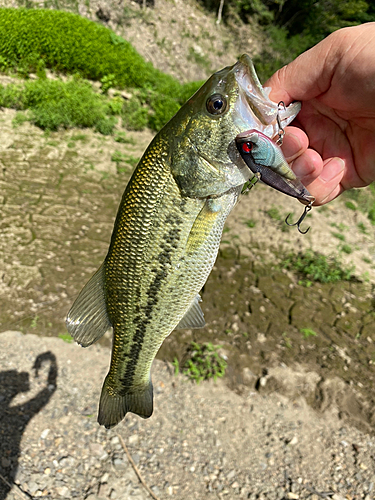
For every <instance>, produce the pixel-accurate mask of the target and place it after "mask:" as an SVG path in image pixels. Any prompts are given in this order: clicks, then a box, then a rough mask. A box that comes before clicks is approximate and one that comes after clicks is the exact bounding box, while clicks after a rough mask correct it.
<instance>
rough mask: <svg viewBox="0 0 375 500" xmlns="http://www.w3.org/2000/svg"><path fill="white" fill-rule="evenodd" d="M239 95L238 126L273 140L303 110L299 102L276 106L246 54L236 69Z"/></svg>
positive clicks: (236, 65)
mask: <svg viewBox="0 0 375 500" xmlns="http://www.w3.org/2000/svg"><path fill="white" fill-rule="evenodd" d="M233 73H234V76H235V78H236V81H237V84H238V89H239V94H238V99H237V102H236V105H235V106H236V110H237V112H238V116H239V117H241V118H240V121H242V123H238V125H239V126H240V128H241V129H242V130H244V129H245V130H246V129H257V130H259V131H261V132H262V133H263V134H265V135H266V136H267V137H270V138H271V139H272V138H273V137H275V136H276V135H277V134H278V132H279V129H280V126H281V128H284V127H286V126H287V125H289V123H291V121H292V120H294V118H295V117H296V116H297V114H298V112H299V111H300V109H301V104H300V103H299V102H293V103H291V104H290V105H289V106H283V105H282V104H283V103H276V102H274V101H271V99H270V98H269V93H270V91H271V89H270V88H263V87H262V85H261V83H260V81H259V78H258V76H257V74H256V72H255V68H254V65H253V62H252V60H251V58H250V57H249V56H248V55H247V54H243V55H242V56H241V57H240V58H239V60H238V61H237V63H236V64H235V65H234V66H233Z"/></svg>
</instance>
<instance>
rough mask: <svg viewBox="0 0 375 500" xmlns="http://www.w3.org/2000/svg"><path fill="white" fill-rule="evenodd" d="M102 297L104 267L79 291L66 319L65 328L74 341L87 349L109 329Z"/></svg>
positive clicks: (109, 324)
mask: <svg viewBox="0 0 375 500" xmlns="http://www.w3.org/2000/svg"><path fill="white" fill-rule="evenodd" d="M111 326H112V325H111V323H110V321H109V318H108V315H107V306H106V304H105V296H104V265H103V264H102V265H101V266H100V267H99V269H98V270H97V271H96V273H95V274H94V276H93V277H92V278H90V280H89V281H88V282H87V283H86V285H85V286H84V287H83V289H82V290H81V293H80V294H79V295H78V297H77V299H76V301H75V302H74V304H73V306H72V308H71V309H70V311H69V312H68V316H67V318H66V327H67V329H68V332H69V333H70V335H71V336H72V337H73V338H74V340H75V341H76V342H77V343H78V344H80V345H81V346H83V347H87V346H89V345H91V344H93V343H94V342H96V341H97V340H99V339H100V337H102V336H103V335H104V334H105V332H106V331H107V330H108V329H109V328H111Z"/></svg>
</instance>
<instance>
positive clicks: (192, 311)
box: [176, 294, 206, 330]
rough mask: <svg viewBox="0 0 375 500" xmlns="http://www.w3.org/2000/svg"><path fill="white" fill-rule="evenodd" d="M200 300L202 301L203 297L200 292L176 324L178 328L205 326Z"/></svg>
mask: <svg viewBox="0 0 375 500" xmlns="http://www.w3.org/2000/svg"><path fill="white" fill-rule="evenodd" d="M199 302H202V299H201V297H200V295H199V294H198V295H197V296H196V297H195V299H194V300H193V303H192V304H191V306H190V308H189V309H188V310H187V312H186V314H185V316H184V317H183V318H182V320H181V321H180V322H179V324H178V325H177V326H176V330H177V329H181V328H203V327H204V326H205V325H206V322H205V320H204V315H203V311H202V309H201V307H200V305H199Z"/></svg>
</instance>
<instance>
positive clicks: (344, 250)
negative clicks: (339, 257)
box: [341, 244, 353, 254]
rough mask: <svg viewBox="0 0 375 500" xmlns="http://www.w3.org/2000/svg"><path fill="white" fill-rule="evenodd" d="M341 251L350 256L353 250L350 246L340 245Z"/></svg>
mask: <svg viewBox="0 0 375 500" xmlns="http://www.w3.org/2000/svg"><path fill="white" fill-rule="evenodd" d="M341 251H342V252H344V253H347V254H351V253H352V252H353V249H352V247H351V246H350V245H346V244H345V245H342V246H341Z"/></svg>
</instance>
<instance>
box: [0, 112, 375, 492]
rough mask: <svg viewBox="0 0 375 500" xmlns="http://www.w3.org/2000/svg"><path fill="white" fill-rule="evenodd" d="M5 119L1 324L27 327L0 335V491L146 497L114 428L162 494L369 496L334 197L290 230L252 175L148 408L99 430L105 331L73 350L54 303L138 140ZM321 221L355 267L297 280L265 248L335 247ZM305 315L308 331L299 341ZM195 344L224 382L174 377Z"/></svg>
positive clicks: (368, 361)
mask: <svg viewBox="0 0 375 500" xmlns="http://www.w3.org/2000/svg"><path fill="white" fill-rule="evenodd" d="M13 117H14V112H12V111H10V110H4V111H2V112H1V115H0V120H1V128H2V144H1V145H0V167H1V173H0V186H1V187H0V203H1V212H0V217H1V218H0V230H1V236H2V237H1V240H0V269H1V276H0V302H1V309H0V325H1V331H5V330H16V331H21V332H23V334H21V333H9V332H8V333H3V334H1V335H0V345H1V349H0V356H1V357H0V370H1V371H0V405H1V407H2V411H1V415H0V418H1V424H0V433H1V439H0V443H1V447H2V448H1V457H0V474H1V475H2V477H3V478H4V479H5V480H6V481H7V482H8V483H9V485H10V486H12V488H10V487H9V486H7V485H6V482H4V481H3V480H1V479H0V483H1V485H0V498H9V499H11V498H20V495H26V496H24V498H30V497H31V498H37V497H45V498H51V499H55V498H64V497H65V498H90V499H92V500H94V499H95V498H133V497H134V498H147V493H146V492H145V490H144V489H143V488H142V486H141V485H140V484H139V482H138V480H137V477H136V476H135V474H134V471H133V469H132V468H131V466H130V465H129V463H128V461H127V458H126V455H125V454H124V450H123V449H122V447H121V443H120V441H119V439H118V437H117V435H116V433H119V434H120V435H121V436H122V437H123V439H124V440H125V442H126V444H127V446H128V447H129V450H130V452H131V454H132V456H133V458H134V459H135V461H136V463H137V464H138V466H139V469H140V471H141V472H142V474H143V475H144V477H145V480H146V482H147V484H149V485H150V486H151V487H152V488H153V489H152V491H154V493H155V495H157V496H158V497H159V498H170V497H175V498H181V499H185V498H186V499H187V498H189V499H190V498H208V499H210V498H254V499H255V498H264V499H268V498H269V499H279V498H280V499H282V498H292V499H293V498H312V499H314V500H317V499H318V498H322V497H323V498H334V499H336V500H339V499H340V498H367V499H370V498H373V497H374V490H373V488H374V481H375V475H374V474H375V469H374V456H375V454H374V451H373V446H374V441H373V437H372V435H373V429H374V418H373V394H372V393H373V391H372V388H373V381H374V366H373V362H374V361H375V346H374V343H375V336H374V333H373V328H372V319H373V317H374V297H373V285H372V283H373V281H374V269H373V267H372V266H373V253H374V246H373V242H374V229H373V228H372V227H371V225H370V224H369V222H368V221H367V220H366V218H365V217H364V216H363V215H362V214H360V213H359V212H355V213H353V212H351V211H348V210H345V208H344V205H343V203H342V202H341V201H340V200H337V201H335V202H334V203H332V204H330V205H329V208H328V209H326V210H322V209H317V210H314V211H313V215H312V217H311V218H310V220H309V223H310V224H311V226H312V229H311V230H310V232H309V233H308V235H306V237H302V236H301V235H299V234H298V233H297V232H295V231H293V230H285V228H284V227H283V224H282V223H281V222H280V221H278V220H274V219H271V218H270V217H269V215H267V212H268V211H269V209H270V208H272V207H278V209H279V211H280V213H282V214H283V215H284V214H285V215H286V214H287V213H288V212H292V211H295V212H296V213H297V211H298V210H299V209H300V206H299V205H298V204H297V203H296V202H295V201H294V200H289V199H288V198H286V197H285V196H283V195H281V194H279V193H275V192H273V191H271V190H269V189H268V188H267V187H265V186H257V187H256V188H254V189H253V190H252V191H251V192H250V194H249V195H248V196H247V197H246V196H244V197H242V199H241V201H240V203H239V204H238V206H237V207H236V208H235V210H234V212H233V214H232V215H231V216H230V218H229V220H228V223H227V228H226V230H225V234H224V236H223V244H222V246H221V251H220V256H219V258H218V261H217V263H216V265H215V268H214V270H213V272H212V274H211V276H210V278H209V280H208V283H207V285H206V286H205V288H204V290H203V308H204V312H205V315H206V320H207V326H206V328H205V329H202V330H196V331H189V330H186V331H181V332H174V333H173V334H172V335H171V336H170V337H169V338H168V339H167V341H166V342H165V343H164V345H163V347H162V349H161V351H160V353H159V356H158V357H159V359H160V360H163V362H161V361H158V362H156V363H155V367H154V374H153V378H154V385H155V393H156V394H155V405H156V408H155V414H154V415H153V417H152V418H151V419H149V420H147V421H143V420H141V419H139V418H137V417H135V416H132V415H130V416H128V417H127V418H126V419H125V421H124V423H122V424H120V426H119V427H117V428H115V429H114V430H111V431H106V430H105V429H101V428H99V427H98V425H97V424H96V421H95V416H96V407H97V402H98V397H99V391H100V388H101V384H102V380H103V377H104V375H105V372H106V370H107V366H108V363H109V349H108V345H109V343H110V341H109V339H108V337H107V338H106V339H104V342H103V343H102V345H101V346H93V347H92V348H89V349H87V350H83V349H80V348H78V347H77V346H74V345H73V344H66V343H64V342H63V341H62V340H60V339H57V338H51V337H57V336H58V335H59V334H63V333H65V330H64V317H65V314H66V311H67V310H68V309H69V307H70V305H71V303H72V301H73V300H74V297H75V296H76V295H77V293H78V292H79V290H80V288H81V287H82V286H83V284H84V283H85V282H86V281H87V279H88V278H89V276H90V275H91V274H92V273H93V272H94V271H95V270H96V268H97V267H98V265H99V264H100V262H101V260H102V259H103V257H104V255H105V253H106V250H107V246H108V242H109V238H110V233H111V230H112V225H113V220H114V217H115V214H116V210H117V206H118V203H119V200H120V198H121V194H122V192H123V189H124V187H125V184H126V182H127V180H128V179H129V177H130V174H131V169H132V167H131V165H130V164H128V163H126V161H124V162H123V163H121V164H119V162H117V163H116V162H114V161H112V160H111V158H112V155H113V153H114V151H116V150H118V151H120V152H121V153H122V154H123V158H125V157H126V156H129V157H130V156H133V157H134V156H136V157H140V156H141V154H142V152H143V150H144V149H145V147H146V146H147V144H148V142H149V141H150V139H151V137H152V136H151V134H150V133H149V132H144V133H141V134H135V133H134V134H130V133H129V135H131V136H132V137H133V139H134V144H120V143H116V142H115V141H114V140H113V138H108V137H102V136H99V135H98V134H95V133H93V132H91V131H84V132H82V131H79V132H77V131H68V132H59V133H56V134H50V135H49V136H46V135H44V134H43V133H42V132H41V131H40V130H38V129H36V128H35V127H32V126H31V125H28V124H23V125H22V126H20V127H19V128H17V129H14V128H13V127H12V124H11V122H12V118H13ZM250 219H251V220H252V221H253V222H255V227H249V226H250V225H251V224H248V221H249V220H250ZM359 222H362V223H363V224H365V226H366V228H367V234H362V233H360V232H359V231H358V229H357V224H358V223H359ZM332 223H334V224H336V225H338V224H340V223H341V224H342V223H345V224H346V226H347V227H348V232H347V239H348V241H349V242H350V243H351V244H353V247H354V248H355V250H354V252H353V254H351V255H350V256H346V257H345V258H346V263H349V262H353V263H354V264H355V265H356V272H357V276H358V277H360V276H361V275H363V273H365V272H367V276H368V278H369V281H368V282H363V281H356V282H354V281H353V282H348V283H344V284H343V283H340V284H339V285H336V286H334V285H321V284H313V285H312V286H311V287H310V288H305V287H302V286H301V285H299V284H298V281H297V279H296V278H295V277H294V276H293V275H291V274H290V273H287V272H285V270H282V269H280V268H278V267H277V265H276V264H277V262H278V258H279V257H280V256H281V255H282V254H283V253H284V252H286V251H287V250H291V249H293V250H294V251H298V250H300V249H304V248H308V247H312V248H314V249H315V250H319V251H321V252H324V253H327V254H329V253H331V252H332V251H337V241H335V239H334V238H333V237H332V235H331V232H332ZM364 256H365V257H366V261H367V262H365V261H364V260H363V257H364ZM301 328H310V329H313V330H314V331H315V332H316V334H317V335H316V336H314V337H308V338H304V337H303V335H302V334H301ZM24 334H27V335H24ZM31 334H38V336H36V335H31ZM191 340H194V341H197V342H204V341H211V342H213V343H215V344H220V345H221V346H222V348H221V352H222V354H224V355H226V356H227V358H228V370H227V375H226V377H225V379H224V380H223V381H222V382H220V383H218V384H216V385H215V384H211V383H203V384H201V385H200V386H194V385H192V384H191V383H190V382H188V381H187V380H186V379H184V378H183V377H182V376H179V377H174V376H173V373H172V371H171V367H170V365H169V364H168V361H172V360H173V359H174V357H177V358H178V359H179V360H180V361H181V360H183V359H184V356H185V355H186V350H187V347H188V345H189V343H190V342H191ZM36 360H38V361H37V362H38V363H39V364H40V370H39V372H40V373H39V377H35V373H34V371H33V365H34V363H35V361H36ZM93 367H95V370H94V369H93ZM14 398H15V399H14ZM323 494H324V495H325V496H324V495H323ZM1 495H2V496H1ZM27 495H28V496H27ZM322 495H323V496H322Z"/></svg>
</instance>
